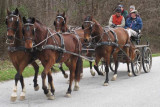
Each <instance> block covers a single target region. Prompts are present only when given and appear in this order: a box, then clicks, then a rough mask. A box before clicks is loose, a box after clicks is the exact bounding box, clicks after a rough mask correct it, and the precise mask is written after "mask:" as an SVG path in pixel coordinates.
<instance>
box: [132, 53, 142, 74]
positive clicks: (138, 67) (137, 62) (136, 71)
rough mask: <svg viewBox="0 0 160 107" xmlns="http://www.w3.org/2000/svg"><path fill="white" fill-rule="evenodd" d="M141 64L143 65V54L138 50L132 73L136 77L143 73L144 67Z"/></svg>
mask: <svg viewBox="0 0 160 107" xmlns="http://www.w3.org/2000/svg"><path fill="white" fill-rule="evenodd" d="M141 63H142V57H141V53H140V51H139V50H136V57H135V59H134V61H133V62H132V72H133V74H134V75H135V76H137V75H139V74H140V73H141V67H142V64H141Z"/></svg>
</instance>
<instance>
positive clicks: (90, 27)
mask: <svg viewBox="0 0 160 107" xmlns="http://www.w3.org/2000/svg"><path fill="white" fill-rule="evenodd" d="M95 24H96V21H95V19H94V18H93V16H87V17H85V19H84V22H83V24H82V29H83V30H84V41H85V42H91V41H92V38H93V37H94V35H92V34H93V33H94V32H95V30H96V29H95V27H96V26H95Z"/></svg>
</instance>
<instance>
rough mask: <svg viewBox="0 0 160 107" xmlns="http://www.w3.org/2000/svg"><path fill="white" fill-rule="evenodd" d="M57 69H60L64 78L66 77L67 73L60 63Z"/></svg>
mask: <svg viewBox="0 0 160 107" xmlns="http://www.w3.org/2000/svg"><path fill="white" fill-rule="evenodd" d="M59 69H60V70H61V71H62V74H63V76H64V78H68V74H67V73H65V71H64V70H63V67H62V63H60V64H59Z"/></svg>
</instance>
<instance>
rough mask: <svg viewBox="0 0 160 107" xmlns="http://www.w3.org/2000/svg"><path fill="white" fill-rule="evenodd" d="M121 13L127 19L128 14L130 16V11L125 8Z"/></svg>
mask: <svg viewBox="0 0 160 107" xmlns="http://www.w3.org/2000/svg"><path fill="white" fill-rule="evenodd" d="M121 15H122V16H123V17H124V18H125V20H126V19H127V16H128V12H127V10H123V11H122V13H121Z"/></svg>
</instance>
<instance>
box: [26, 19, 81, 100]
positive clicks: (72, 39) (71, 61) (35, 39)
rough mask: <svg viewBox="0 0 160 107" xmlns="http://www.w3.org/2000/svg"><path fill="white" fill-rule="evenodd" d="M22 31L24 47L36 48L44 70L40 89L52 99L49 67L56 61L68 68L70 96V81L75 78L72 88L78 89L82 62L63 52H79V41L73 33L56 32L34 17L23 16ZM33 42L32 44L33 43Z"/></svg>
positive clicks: (52, 92)
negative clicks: (47, 84)
mask: <svg viewBox="0 0 160 107" xmlns="http://www.w3.org/2000/svg"><path fill="white" fill-rule="evenodd" d="M23 23H24V27H23V33H24V39H25V47H26V48H28V49H32V48H37V51H36V52H37V55H38V58H39V59H40V61H41V63H42V65H43V66H44V70H43V72H42V74H41V76H42V89H43V90H44V93H45V94H46V96H47V97H48V98H49V99H54V92H55V89H54V85H53V79H52V75H51V71H50V68H51V67H52V66H53V65H54V64H55V63H56V62H58V63H63V62H64V63H65V64H66V66H67V67H68V68H69V70H70V83H69V88H68V91H67V93H66V96H67V97H69V96H71V88H72V81H73V80H74V79H75V87H74V90H78V89H79V86H78V82H79V80H80V70H82V66H81V65H82V63H81V61H80V58H78V57H77V56H75V55H73V54H69V53H65V52H64V51H67V52H68V51H69V52H72V53H77V54H79V53H80V52H81V43H80V41H78V39H77V38H76V36H75V35H73V34H58V33H56V32H54V31H53V30H52V29H49V28H47V27H46V26H45V25H43V24H42V23H40V22H39V21H37V20H35V18H29V19H25V18H23ZM33 43H34V44H33ZM46 75H48V83H49V87H50V88H49V89H47V86H46V83H45V79H46Z"/></svg>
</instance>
